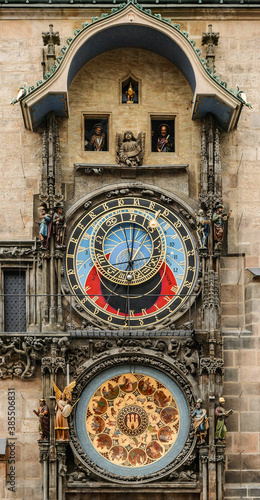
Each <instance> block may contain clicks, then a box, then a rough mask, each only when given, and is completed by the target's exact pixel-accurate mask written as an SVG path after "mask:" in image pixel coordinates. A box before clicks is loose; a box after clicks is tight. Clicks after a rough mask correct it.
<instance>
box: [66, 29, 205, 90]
mask: <svg viewBox="0 0 260 500" xmlns="http://www.w3.org/2000/svg"><path fill="white" fill-rule="evenodd" d="M101 22H102V21H101ZM124 47H133V48H140V49H146V50H150V51H151V52H155V53H157V54H159V55H161V56H163V57H165V58H166V59H169V61H171V62H172V63H173V64H175V65H176V66H177V68H179V70H180V71H181V72H182V73H183V75H184V76H185V78H186V79H187V80H188V82H189V84H190V87H191V88H192V90H193V92H194V90H195V87H196V80H195V74H194V71H193V68H192V65H191V63H190V61H189V59H188V57H187V56H186V54H184V52H183V50H182V49H181V48H180V47H179V45H177V43H176V42H174V41H173V40H172V39H170V38H169V37H168V36H166V35H165V34H163V33H161V32H160V31H158V30H156V29H154V28H149V27H145V26H136V25H134V24H130V25H129V26H126V25H122V26H114V27H112V28H108V29H105V30H102V31H101V32H99V33H97V34H96V35H93V36H92V37H91V38H90V39H88V40H87V41H86V42H85V43H84V44H83V45H82V46H81V47H80V49H79V50H78V52H77V53H76V54H75V57H74V58H73V61H72V63H71V66H70V70H69V74H68V87H69V86H70V84H71V82H72V80H73V78H74V77H75V76H76V74H77V73H78V71H79V70H80V69H81V68H82V67H83V66H84V65H85V64H86V63H87V62H88V61H90V60H91V59H93V58H94V57H96V56H98V55H100V54H102V53H103V52H107V51H109V50H113V49H116V48H124Z"/></svg>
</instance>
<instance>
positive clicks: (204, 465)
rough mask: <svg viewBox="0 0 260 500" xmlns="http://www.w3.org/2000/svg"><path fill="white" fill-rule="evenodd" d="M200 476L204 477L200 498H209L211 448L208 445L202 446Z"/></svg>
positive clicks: (201, 499) (204, 499)
mask: <svg viewBox="0 0 260 500" xmlns="http://www.w3.org/2000/svg"><path fill="white" fill-rule="evenodd" d="M199 457H200V476H201V478H202V492H201V497H200V500H208V459H209V449H208V446H200V448H199Z"/></svg>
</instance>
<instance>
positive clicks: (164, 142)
mask: <svg viewBox="0 0 260 500" xmlns="http://www.w3.org/2000/svg"><path fill="white" fill-rule="evenodd" d="M156 148H157V151H158V153H171V152H172V151H173V144H172V138H171V136H170V129H169V127H168V125H166V124H165V123H162V125H160V126H159V137H158V139H157V145H156Z"/></svg>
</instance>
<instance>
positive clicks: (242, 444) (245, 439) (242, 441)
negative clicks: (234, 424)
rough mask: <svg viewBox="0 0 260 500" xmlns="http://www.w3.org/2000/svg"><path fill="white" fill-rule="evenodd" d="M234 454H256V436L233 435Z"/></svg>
mask: <svg viewBox="0 0 260 500" xmlns="http://www.w3.org/2000/svg"><path fill="white" fill-rule="evenodd" d="M233 442H234V452H235V453H241V452H242V451H243V450H245V453H258V451H259V446H258V434H257V433H253V432H252V433H251V432H239V433H236V432H234V433H233Z"/></svg>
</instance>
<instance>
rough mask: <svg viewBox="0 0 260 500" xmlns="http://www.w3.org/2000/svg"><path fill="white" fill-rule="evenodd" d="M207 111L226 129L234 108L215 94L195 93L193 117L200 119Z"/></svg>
mask: <svg viewBox="0 0 260 500" xmlns="http://www.w3.org/2000/svg"><path fill="white" fill-rule="evenodd" d="M208 113H212V114H213V115H214V116H215V117H216V118H217V120H218V123H219V124H220V125H221V127H222V128H223V129H225V130H226V129H227V128H228V126H229V123H230V120H231V119H232V116H233V113H234V109H232V108H231V107H230V106H228V105H227V104H226V103H225V102H224V101H221V100H220V99H219V98H218V97H217V96H208V95H197V98H196V104H195V106H194V113H193V118H194V119H200V118H203V116H205V115H206V114H208Z"/></svg>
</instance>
